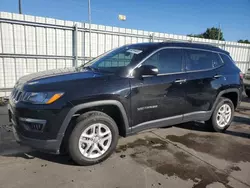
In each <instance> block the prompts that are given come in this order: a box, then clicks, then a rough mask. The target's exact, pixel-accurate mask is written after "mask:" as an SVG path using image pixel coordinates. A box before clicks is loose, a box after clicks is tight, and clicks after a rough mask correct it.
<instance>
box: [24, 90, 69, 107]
mask: <svg viewBox="0 0 250 188" xmlns="http://www.w3.org/2000/svg"><path fill="white" fill-rule="evenodd" d="M63 94H64V93H62V92H27V93H26V94H25V95H24V96H23V99H22V101H24V102H30V103H32V104H51V103H53V102H55V101H56V100H58V99H59V98H61V97H62V96H63Z"/></svg>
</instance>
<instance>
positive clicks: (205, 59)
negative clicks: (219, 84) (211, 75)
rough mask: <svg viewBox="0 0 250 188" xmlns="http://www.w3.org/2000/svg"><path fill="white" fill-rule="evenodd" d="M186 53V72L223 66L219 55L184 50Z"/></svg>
mask: <svg viewBox="0 0 250 188" xmlns="http://www.w3.org/2000/svg"><path fill="white" fill-rule="evenodd" d="M184 51H185V52H186V70H187V71H198V70H206V69H212V68H216V67H219V66H221V65H222V64H223V62H222V61H221V59H220V57H219V55H218V53H214V52H209V51H203V50H184Z"/></svg>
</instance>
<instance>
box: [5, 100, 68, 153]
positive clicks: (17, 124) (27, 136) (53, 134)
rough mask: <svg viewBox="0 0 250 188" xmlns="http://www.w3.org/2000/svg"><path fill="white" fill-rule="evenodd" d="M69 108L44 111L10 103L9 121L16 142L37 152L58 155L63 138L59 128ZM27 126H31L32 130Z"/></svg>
mask: <svg viewBox="0 0 250 188" xmlns="http://www.w3.org/2000/svg"><path fill="white" fill-rule="evenodd" d="M70 108H71V106H68V107H67V106H66V107H64V108H62V109H53V108H51V109H49V108H46V109H45V108H44V107H43V108H41V107H39V106H38V107H36V106H29V105H26V104H21V103H20V104H18V103H12V102H11V101H10V104H9V105H8V112H9V120H10V122H11V123H12V125H13V126H12V129H13V134H14V136H15V139H16V141H17V142H18V143H20V144H23V145H27V146H30V147H31V148H34V149H36V150H39V151H43V152H47V153H54V154H59V153H60V147H61V143H62V140H63V137H64V132H60V128H61V126H62V122H63V121H64V119H65V116H66V115H67V113H68V111H69V110H70ZM34 120H35V121H34ZM24 121H26V123H27V124H26V125H25V124H24V123H23V122H24ZM41 124H42V125H43V127H42V128H41V129H40V128H39V127H37V126H38V125H41ZM27 126H32V127H31V128H32V129H29V128H27Z"/></svg>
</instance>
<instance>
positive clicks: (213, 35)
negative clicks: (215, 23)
mask: <svg viewBox="0 0 250 188" xmlns="http://www.w3.org/2000/svg"><path fill="white" fill-rule="evenodd" d="M187 36H189V37H198V38H204V39H213V40H218V38H219V40H223V41H224V40H225V39H224V37H223V32H222V31H221V30H220V29H219V28H216V27H212V28H207V30H206V31H205V32H204V33H201V34H195V35H194V34H189V35H187Z"/></svg>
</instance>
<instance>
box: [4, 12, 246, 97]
mask: <svg viewBox="0 0 250 188" xmlns="http://www.w3.org/2000/svg"><path fill="white" fill-rule="evenodd" d="M91 28H92V32H91V49H89V47H90V45H89V41H90V40H89V25H88V24H87V23H80V22H72V21H65V20H56V19H52V18H44V17H35V16H29V15H20V14H14V13H6V12H0V97H1V96H8V95H9V91H10V89H11V88H12V87H13V86H14V84H15V82H16V81H17V79H18V78H20V77H21V76H23V75H26V74H30V73H34V72H38V71H44V70H49V69H57V68H64V67H72V66H77V65H80V64H82V63H85V62H86V61H88V59H89V58H90V53H91V57H96V56H97V55H99V54H102V53H104V52H106V51H108V50H111V49H113V48H116V47H119V46H122V45H124V44H131V43H140V42H163V41H184V42H198V43H205V44H212V45H216V46H219V47H220V48H223V49H225V50H227V51H229V52H230V54H231V55H232V57H233V59H234V60H235V61H236V63H237V65H238V67H239V68H240V69H241V70H242V72H245V71H246V70H247V69H248V68H249V64H250V45H247V44H239V43H236V42H227V41H216V40H210V39H200V38H193V37H188V36H181V35H173V34H166V33H158V32H150V31H142V30H135V29H126V28H118V27H110V26H104V25H95V24H92V25H91Z"/></svg>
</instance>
